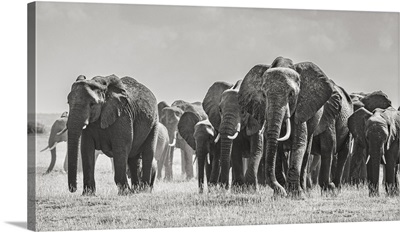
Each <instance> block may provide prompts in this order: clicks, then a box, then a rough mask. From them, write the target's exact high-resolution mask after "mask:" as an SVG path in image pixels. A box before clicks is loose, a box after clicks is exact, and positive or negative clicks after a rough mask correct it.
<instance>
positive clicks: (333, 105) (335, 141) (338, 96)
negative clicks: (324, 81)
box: [311, 81, 353, 190]
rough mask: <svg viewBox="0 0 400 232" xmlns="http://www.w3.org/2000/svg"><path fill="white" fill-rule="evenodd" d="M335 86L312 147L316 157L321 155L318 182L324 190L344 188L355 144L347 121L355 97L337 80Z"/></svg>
mask: <svg viewBox="0 0 400 232" xmlns="http://www.w3.org/2000/svg"><path fill="white" fill-rule="evenodd" d="M332 86H333V92H332V95H331V97H330V98H329V100H328V101H327V102H326V103H325V104H324V106H323V114H322V118H321V120H320V122H319V124H318V126H317V128H316V130H315V132H314V138H313V142H312V148H311V153H312V154H314V155H320V156H321V161H320V163H321V166H320V170H319V176H318V182H319V185H320V187H321V189H322V190H334V189H335V188H337V189H340V187H341V182H342V175H343V170H344V165H345V162H346V160H347V157H348V154H349V151H350V141H351V136H350V132H349V128H348V127H347V120H348V118H349V117H350V115H351V114H352V113H353V105H352V101H351V98H350V96H349V95H348V94H347V93H346V91H345V90H344V89H343V88H341V87H339V86H338V85H336V84H335V83H333V81H332Z"/></svg>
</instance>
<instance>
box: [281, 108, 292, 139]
mask: <svg viewBox="0 0 400 232" xmlns="http://www.w3.org/2000/svg"><path fill="white" fill-rule="evenodd" d="M286 107H287V114H288V117H287V118H286V135H285V136H283V137H282V138H278V142H282V141H286V140H288V139H289V137H290V133H291V125H290V108H289V103H288V104H287V105H286Z"/></svg>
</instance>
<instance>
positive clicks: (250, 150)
mask: <svg viewBox="0 0 400 232" xmlns="http://www.w3.org/2000/svg"><path fill="white" fill-rule="evenodd" d="M241 83H242V81H241V80H240V81H238V82H237V83H236V84H235V85H233V84H229V83H226V82H215V83H214V84H213V85H211V87H210V88H209V89H208V91H207V94H206V96H205V97H204V100H203V108H204V110H205V112H206V113H207V115H208V118H209V121H210V122H211V124H212V126H213V127H214V128H215V131H216V132H217V138H216V140H220V141H221V148H220V149H221V151H220V156H221V161H220V164H221V176H220V181H221V184H222V187H224V188H226V189H228V188H229V169H230V166H232V187H234V188H235V189H236V190H239V189H243V188H249V189H252V190H256V189H257V186H258V167H259V164H260V160H261V158H262V156H263V133H264V132H263V130H264V128H265V125H262V124H260V123H259V122H258V121H257V120H256V119H255V118H254V117H253V116H252V115H250V114H249V113H247V112H244V111H243V108H242V107H241V106H240V105H239V102H238V91H239V88H240V85H241ZM243 158H247V162H248V164H247V169H246V170H244V167H245V166H246V165H244V164H243V161H244V160H243Z"/></svg>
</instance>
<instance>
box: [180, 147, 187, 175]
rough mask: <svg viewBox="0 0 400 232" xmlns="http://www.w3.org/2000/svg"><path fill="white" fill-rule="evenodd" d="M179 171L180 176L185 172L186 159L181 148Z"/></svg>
mask: <svg viewBox="0 0 400 232" xmlns="http://www.w3.org/2000/svg"><path fill="white" fill-rule="evenodd" d="M181 173H182V176H184V175H185V174H186V159H185V150H184V149H181Z"/></svg>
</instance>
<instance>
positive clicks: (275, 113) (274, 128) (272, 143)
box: [264, 107, 286, 196]
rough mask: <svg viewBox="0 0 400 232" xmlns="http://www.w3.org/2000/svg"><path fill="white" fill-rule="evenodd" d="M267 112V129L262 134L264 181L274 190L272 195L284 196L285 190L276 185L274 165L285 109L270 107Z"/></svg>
mask: <svg viewBox="0 0 400 232" xmlns="http://www.w3.org/2000/svg"><path fill="white" fill-rule="evenodd" d="M270 109H271V110H268V111H267V112H268V113H267V117H266V118H267V129H266V130H265V132H264V136H265V137H266V147H265V154H266V159H265V167H266V175H267V176H266V181H267V183H268V185H269V186H270V187H271V188H272V189H273V190H274V194H279V195H284V196H285V195H286V191H285V189H284V188H283V187H282V186H281V185H280V184H279V183H278V181H277V179H276V176H275V163H276V156H277V150H278V137H279V135H280V131H281V126H282V122H283V119H284V116H285V112H286V107H281V108H278V107H271V108H270Z"/></svg>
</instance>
